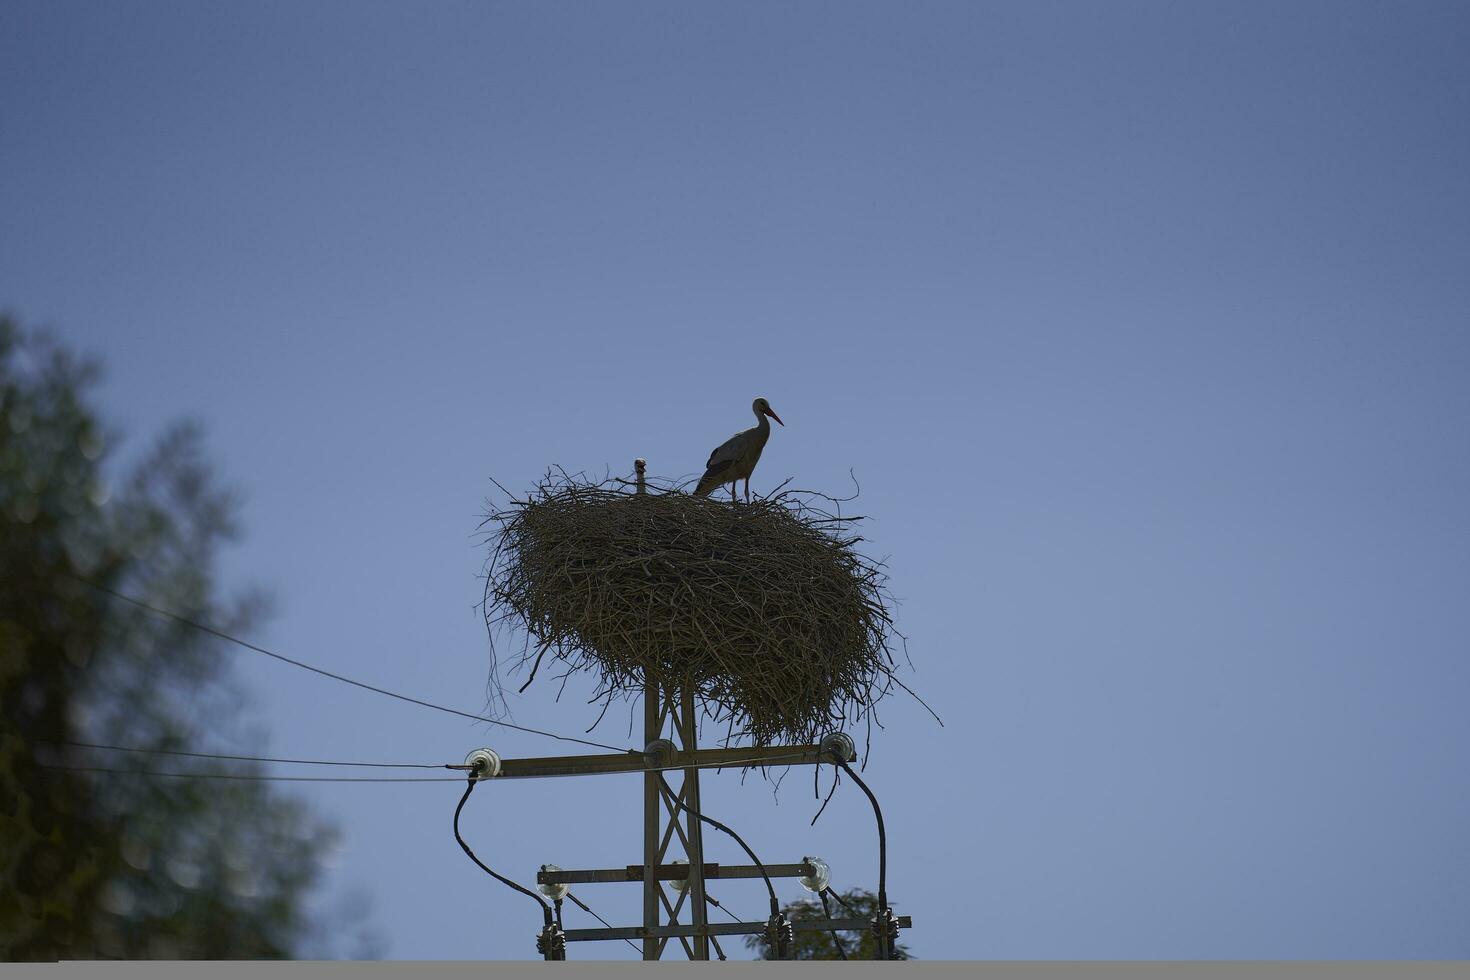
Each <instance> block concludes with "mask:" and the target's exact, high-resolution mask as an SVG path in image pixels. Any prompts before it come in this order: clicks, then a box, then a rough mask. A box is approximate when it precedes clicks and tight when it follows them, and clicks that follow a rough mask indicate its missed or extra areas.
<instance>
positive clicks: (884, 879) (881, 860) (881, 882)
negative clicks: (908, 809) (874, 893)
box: [836, 759, 888, 909]
mask: <svg viewBox="0 0 1470 980" xmlns="http://www.w3.org/2000/svg"><path fill="white" fill-rule="evenodd" d="M836 761H837V764H838V765H839V766H841V767H842V771H843V772H845V773H847V774H848V775H849V776H851V777H852V781H853V782H855V783H857V784H858V789H860V790H862V791H863V792H864V793H866V794H867V796H868V802H869V803H871V804H873V816H875V817H877V818H878V907H879V908H880V909H882V908H884V907H886V906H887V905H888V834H887V832H885V831H884V829H883V810H882V808H881V807H879V806H878V797H876V796H874V795H873V791H872V790H870V789H868V784H867V783H865V782H863V781H862V779H861V778H859V777H858V774H857V773H855V772H853V771H852V767H851V766H849V765H848V764H847V762H846V761H844V760H843V759H837V760H836Z"/></svg>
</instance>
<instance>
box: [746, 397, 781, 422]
mask: <svg viewBox="0 0 1470 980" xmlns="http://www.w3.org/2000/svg"><path fill="white" fill-rule="evenodd" d="M750 407H751V409H752V410H753V411H754V412H755V414H756V415H757V416H760V415H769V416H770V417H771V418H773V419H775V420H776V421H777V422H781V416H779V415H777V414H776V413H775V412H773V411H771V403H770V402H768V401H766V400H765V399H764V398H757V399H756V400H755V401H754V402H753V403H752V404H751V406H750ZM785 424H786V423H785V422H781V425H783V426H784V425H785Z"/></svg>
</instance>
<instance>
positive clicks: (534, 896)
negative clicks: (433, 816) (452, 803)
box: [454, 776, 553, 926]
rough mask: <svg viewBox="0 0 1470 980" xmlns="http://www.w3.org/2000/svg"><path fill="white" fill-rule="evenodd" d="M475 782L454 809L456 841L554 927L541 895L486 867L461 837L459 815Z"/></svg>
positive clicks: (466, 788)
mask: <svg viewBox="0 0 1470 980" xmlns="http://www.w3.org/2000/svg"><path fill="white" fill-rule="evenodd" d="M475 782H476V778H475V777H474V776H471V777H470V778H469V784H468V785H467V786H465V789H464V795H463V796H461V797H460V798H459V806H457V807H455V808H454V839H455V840H457V841H459V846H460V847H461V848H462V849H463V850H464V852H465V854H467V855H469V859H470V860H471V861H473V862H475V864H477V865H479V866H480V870H481V871H483V872H485V873H486V874H487V875H489V876H490V877H492V878H494V879H495V880H496V881H498V882H500V883H501V884H502V885H507V886H509V887H511V888H514V889H515V890H516V891H518V892H520V893H521V894H522V895H525V896H527V897H529V898H530V899H531V900H532V901H534V902H535V903H536V904H537V905H539V906H541V914H542V916H543V917H544V918H545V920H546V925H548V926H549V925H552V924H553V921H552V913H551V906H550V905H547V904H546V900H545V899H543V898H542V897H541V896H540V895H537V894H536V893H535V892H533V891H531V890H530V889H529V888H527V887H526V886H525V885H518V884H516V883H515V882H514V881H511V880H510V879H509V878H507V877H505V876H504V875H498V874H496V873H495V872H494V871H491V870H490V868H489V866H488V865H486V864H485V862H484V861H481V860H480V859H479V858H477V857H475V852H474V851H472V850H470V845H468V844H466V843H465V842H464V838H463V837H461V836H460V833H459V815H460V812H461V811H463V810H464V805H465V801H466V800H468V799H469V798H470V794H471V793H473V792H474V791H475Z"/></svg>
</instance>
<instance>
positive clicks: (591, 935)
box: [566, 915, 913, 943]
mask: <svg viewBox="0 0 1470 980" xmlns="http://www.w3.org/2000/svg"><path fill="white" fill-rule="evenodd" d="M897 920H898V927H899V928H900V929H910V928H912V927H913V920H912V919H911V918H909V917H908V916H906V915H900V916H897ZM769 926H770V923H769V922H712V923H709V924H707V925H705V926H704V927H703V928H702V929H701V928H700V927H697V926H692V925H667V926H654V927H652V928H645V927H643V926H616V927H614V928H611V929H568V930H567V931H566V941H567V942H569V943H584V942H595V941H598V940H603V939H644V940H649V939H650V938H651V937H656V938H658V939H673V938H677V937H682V936H704V937H708V936H742V935H753V934H757V933H762V932H765V931H766V929H767V927H769ZM872 926H873V923H872V922H871V921H870V920H868V919H794V920H792V922H791V928H792V929H793V930H794V931H796V932H818V931H827V932H830V931H832V930H834V929H835V930H837V931H839V932H863V931H866V930H868V929H871V928H872Z"/></svg>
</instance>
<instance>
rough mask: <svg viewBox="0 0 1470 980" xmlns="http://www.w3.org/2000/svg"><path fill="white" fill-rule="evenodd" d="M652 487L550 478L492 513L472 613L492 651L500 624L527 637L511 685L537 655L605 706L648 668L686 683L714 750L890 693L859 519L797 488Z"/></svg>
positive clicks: (833, 718) (760, 739) (879, 578)
mask: <svg viewBox="0 0 1470 980" xmlns="http://www.w3.org/2000/svg"><path fill="white" fill-rule="evenodd" d="M649 491H650V492H647V493H635V492H631V490H630V485H629V484H628V483H627V481H623V480H618V479H605V480H602V481H592V480H589V479H587V478H585V477H581V476H572V475H569V474H567V473H565V472H564V471H560V470H558V471H554V472H552V473H549V474H548V475H547V476H546V477H545V478H543V479H542V480H541V481H540V483H539V484H538V485H537V486H536V487H535V489H534V490H533V491H532V492H531V493H530V494H528V495H527V496H526V498H525V499H524V500H514V499H512V500H510V501H509V502H508V503H505V504H502V505H500V506H499V507H497V508H492V509H491V512H490V513H489V515H488V516H487V517H486V520H485V523H484V524H483V525H482V529H483V530H485V531H486V533H487V537H488V538H489V539H490V541H491V542H492V544H493V548H492V553H491V556H490V559H489V561H488V562H487V566H486V575H485V578H486V581H485V603H484V612H485V619H486V624H487V626H488V627H489V629H490V634H491V640H492V651H493V648H494V643H495V637H496V634H497V632H498V629H497V628H498V627H499V626H502V625H508V624H513V625H517V626H519V627H521V628H522V629H523V630H524V632H525V636H526V641H525V643H524V645H523V646H522V647H521V649H520V651H519V655H518V656H517V657H516V659H515V660H514V662H513V663H511V664H510V667H511V669H512V670H515V669H527V670H528V674H529V676H528V677H527V679H526V681H525V685H523V687H522V690H524V689H525V686H529V684H530V683H531V682H532V681H533V680H534V679H535V677H536V674H537V671H538V670H540V669H541V668H542V666H543V663H544V662H545V661H546V660H547V658H550V659H551V660H552V661H559V662H560V663H561V670H560V672H559V673H558V678H559V679H562V680H563V681H564V680H565V678H566V677H567V676H569V675H571V674H574V673H579V672H587V673H591V674H593V675H594V676H595V677H596V678H597V679H598V685H597V689H596V692H595V693H594V695H593V698H592V700H593V701H594V702H595V701H598V700H603V701H605V703H604V710H605V709H606V706H607V704H610V703H611V702H612V701H613V700H615V699H618V698H625V697H626V698H632V697H636V696H638V695H640V694H641V693H642V691H643V687H644V681H645V678H646V677H648V676H649V674H650V672H651V673H652V674H653V676H655V677H657V678H659V679H660V681H661V683H663V684H664V685H665V686H669V687H672V686H679V687H683V688H685V689H692V690H693V691H694V693H695V696H696V699H697V701H698V702H699V703H700V704H701V706H702V707H703V709H704V711H705V714H706V717H711V718H713V719H714V720H715V721H716V723H718V724H722V725H723V726H724V727H726V729H727V730H726V735H725V741H726V743H727V744H729V742H730V741H732V740H736V739H739V740H742V741H749V742H753V743H754V744H756V745H769V744H773V743H776V742H779V741H782V740H787V741H790V742H811V741H815V740H816V739H817V738H819V737H820V736H821V735H822V734H823V733H825V732H827V731H830V730H832V729H834V728H841V727H845V726H846V725H850V724H854V723H860V722H866V723H868V724H872V723H873V721H874V720H875V719H874V717H873V709H874V706H875V705H876V704H877V702H878V701H879V700H880V699H881V698H882V697H883V696H885V695H886V694H888V693H889V692H890V690H891V689H892V687H893V686H895V685H898V686H903V685H901V684H899V682H898V681H897V680H896V679H895V678H894V676H893V671H894V669H895V667H896V666H897V664H896V661H895V658H894V656H893V649H894V645H895V643H901V642H902V636H901V635H900V634H899V633H897V631H896V630H895V629H894V626H893V620H892V617H891V615H890V612H889V605H890V603H891V599H890V597H889V596H888V593H887V591H886V588H885V585H886V581H887V578H886V575H885V574H884V568H883V565H882V563H881V562H876V561H873V560H871V559H868V558H867V557H865V556H864V555H862V554H861V553H860V552H859V551H858V550H857V545H858V543H859V542H860V541H861V540H862V539H861V538H860V537H859V536H858V535H857V534H856V532H855V525H856V524H857V523H858V522H859V521H861V520H862V518H859V517H844V516H842V514H841V507H840V504H841V503H842V501H839V500H837V499H835V498H832V497H827V496H825V495H823V494H817V493H812V492H808V491H796V490H778V492H776V493H774V494H772V495H771V496H769V497H765V498H760V499H757V500H754V501H753V502H751V503H750V504H743V503H742V504H731V503H727V502H725V501H721V500H714V499H708V498H698V497H694V496H692V495H689V494H687V493H683V492H680V491H679V490H678V489H676V488H670V487H658V486H652V485H651V486H650V487H649ZM599 717H600V716H599Z"/></svg>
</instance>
